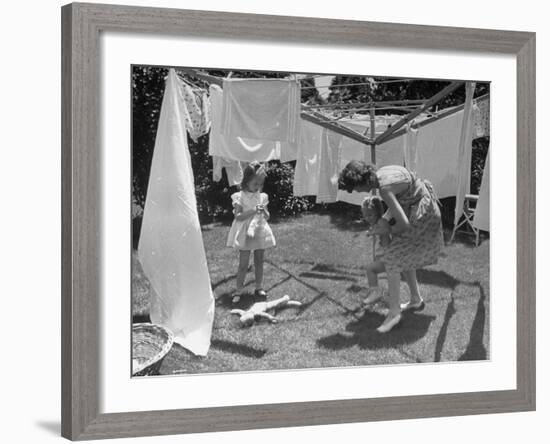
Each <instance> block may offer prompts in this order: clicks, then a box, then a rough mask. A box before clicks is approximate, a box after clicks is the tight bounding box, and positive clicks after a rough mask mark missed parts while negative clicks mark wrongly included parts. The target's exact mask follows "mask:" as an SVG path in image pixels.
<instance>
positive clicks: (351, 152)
mask: <svg viewBox="0 0 550 444" xmlns="http://www.w3.org/2000/svg"><path fill="white" fill-rule="evenodd" d="M341 123H342V124H343V125H344V126H346V127H348V128H350V129H352V130H354V131H356V132H358V133H361V134H363V133H364V132H365V127H364V124H363V123H362V122H353V121H342V122H341ZM371 151H372V148H371V147H370V146H369V145H365V144H364V143H361V142H358V141H356V140H353V139H350V138H349V137H344V138H343V140H342V146H341V150H340V171H341V170H343V169H344V167H345V166H346V165H347V164H348V163H349V162H350V161H352V160H362V161H364V162H366V163H367V164H369V165H370V164H371V163H372V155H371ZM375 157H376V166H377V167H378V168H380V167H383V166H387V165H403V161H404V160H403V139H401V138H398V139H392V140H390V141H388V142H386V143H383V144H380V145H378V146H376V147H375ZM368 196H370V193H366V192H358V191H352V192H351V193H348V192H347V191H346V190H338V194H337V200H338V201H342V202H347V203H350V204H353V205H361V204H362V202H363V200H365V198H366V197H368Z"/></svg>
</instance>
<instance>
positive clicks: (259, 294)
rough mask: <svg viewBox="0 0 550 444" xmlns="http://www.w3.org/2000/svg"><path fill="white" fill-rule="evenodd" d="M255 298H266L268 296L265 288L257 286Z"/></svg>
mask: <svg viewBox="0 0 550 444" xmlns="http://www.w3.org/2000/svg"><path fill="white" fill-rule="evenodd" d="M254 298H255V299H265V298H267V293H266V292H265V290H263V289H261V288H257V289H256V291H254Z"/></svg>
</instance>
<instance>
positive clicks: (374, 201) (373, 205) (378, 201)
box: [361, 196, 384, 219]
mask: <svg viewBox="0 0 550 444" xmlns="http://www.w3.org/2000/svg"><path fill="white" fill-rule="evenodd" d="M361 206H362V208H363V211H364V212H366V211H372V212H374V213H375V214H376V219H380V218H381V217H382V216H383V215H384V204H383V201H382V198H381V197H380V196H370V197H367V198H365V200H364V201H363V204H362V205H361Z"/></svg>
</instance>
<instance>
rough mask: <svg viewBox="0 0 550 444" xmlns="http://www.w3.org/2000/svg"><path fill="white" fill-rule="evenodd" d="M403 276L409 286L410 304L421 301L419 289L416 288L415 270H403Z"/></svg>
mask: <svg viewBox="0 0 550 444" xmlns="http://www.w3.org/2000/svg"><path fill="white" fill-rule="evenodd" d="M403 275H404V276H405V281H406V282H407V285H408V286H409V291H410V293H411V300H410V304H412V305H414V304H419V303H420V302H421V301H422V298H421V297H420V291H419V289H418V280H417V279H416V270H407V271H404V272H403Z"/></svg>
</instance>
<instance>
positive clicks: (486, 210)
mask: <svg viewBox="0 0 550 444" xmlns="http://www.w3.org/2000/svg"><path fill="white" fill-rule="evenodd" d="M489 154H490V151H489V152H488V153H487V159H486V160H485V167H484V168H483V177H482V178H481V188H480V189H479V199H478V201H477V204H476V210H475V213H474V222H473V224H474V227H476V228H479V229H480V230H483V231H489V227H490V200H489V196H490V185H491V175H490V174H491V167H490V162H489Z"/></svg>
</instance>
